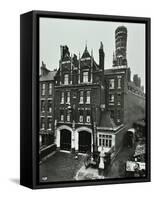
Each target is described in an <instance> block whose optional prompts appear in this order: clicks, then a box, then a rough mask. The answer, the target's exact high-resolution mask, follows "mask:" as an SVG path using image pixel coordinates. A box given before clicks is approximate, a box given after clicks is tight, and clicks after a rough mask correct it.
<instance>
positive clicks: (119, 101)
mask: <svg viewBox="0 0 154 200" xmlns="http://www.w3.org/2000/svg"><path fill="white" fill-rule="evenodd" d="M117 104H118V105H120V104H121V94H120V93H118V94H117Z"/></svg>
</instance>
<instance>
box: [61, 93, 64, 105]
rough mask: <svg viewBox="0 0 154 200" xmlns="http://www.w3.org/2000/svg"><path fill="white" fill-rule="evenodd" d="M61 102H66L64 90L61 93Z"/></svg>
mask: <svg viewBox="0 0 154 200" xmlns="http://www.w3.org/2000/svg"><path fill="white" fill-rule="evenodd" d="M61 104H64V92H62V93H61Z"/></svg>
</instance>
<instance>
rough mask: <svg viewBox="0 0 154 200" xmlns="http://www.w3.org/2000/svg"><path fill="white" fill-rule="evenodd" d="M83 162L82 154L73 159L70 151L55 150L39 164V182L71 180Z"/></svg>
mask: <svg viewBox="0 0 154 200" xmlns="http://www.w3.org/2000/svg"><path fill="white" fill-rule="evenodd" d="M83 163H84V156H83V155H79V156H78V158H77V159H75V158H74V155H73V154H71V153H65V152H56V153H55V154H54V155H53V156H51V157H50V158H48V159H47V160H46V161H44V162H43V163H42V164H40V182H54V181H72V180H74V177H75V175H76V173H77V171H78V170H79V169H80V168H81V166H83Z"/></svg>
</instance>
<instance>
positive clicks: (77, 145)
mask: <svg viewBox="0 0 154 200" xmlns="http://www.w3.org/2000/svg"><path fill="white" fill-rule="evenodd" d="M78 151H79V133H78V132H77V131H75V152H76V153H78Z"/></svg>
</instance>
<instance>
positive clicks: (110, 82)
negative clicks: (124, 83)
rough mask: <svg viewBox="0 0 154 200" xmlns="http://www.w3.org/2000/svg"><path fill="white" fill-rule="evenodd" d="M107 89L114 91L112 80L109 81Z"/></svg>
mask: <svg viewBox="0 0 154 200" xmlns="http://www.w3.org/2000/svg"><path fill="white" fill-rule="evenodd" d="M109 89H114V79H110V80H109Z"/></svg>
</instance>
